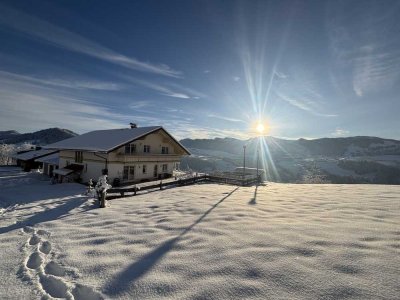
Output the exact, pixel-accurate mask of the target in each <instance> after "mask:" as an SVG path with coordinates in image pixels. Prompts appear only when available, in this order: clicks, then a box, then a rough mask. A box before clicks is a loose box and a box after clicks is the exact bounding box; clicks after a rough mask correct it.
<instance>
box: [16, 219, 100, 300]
mask: <svg viewBox="0 0 400 300" xmlns="http://www.w3.org/2000/svg"><path fill="white" fill-rule="evenodd" d="M21 231H22V232H23V233H26V234H30V237H29V239H28V240H27V241H26V243H25V245H24V246H23V248H22V249H23V251H24V254H25V260H24V261H25V263H24V265H23V266H22V273H21V279H23V280H27V281H30V282H32V283H34V284H35V285H36V286H37V287H38V291H39V292H40V293H41V294H43V298H46V299H47V298H48V297H49V296H50V297H52V298H65V299H69V300H103V299H104V297H103V296H102V295H101V294H100V293H98V292H96V291H95V290H93V288H91V287H89V286H85V285H82V284H79V283H75V282H74V279H75V278H76V273H75V271H73V270H71V269H70V268H66V267H64V266H62V265H60V264H59V263H57V262H55V261H54V260H53V258H54V257H55V255H56V253H54V250H53V247H52V244H51V242H50V241H48V240H46V239H48V238H49V237H50V235H51V233H50V232H48V231H46V230H42V229H39V230H36V229H35V228H34V227H31V226H26V227H24V228H23V229H22V230H21Z"/></svg>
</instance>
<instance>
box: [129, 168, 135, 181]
mask: <svg viewBox="0 0 400 300" xmlns="http://www.w3.org/2000/svg"><path fill="white" fill-rule="evenodd" d="M129 177H130V178H132V179H133V178H134V177H135V166H131V167H129Z"/></svg>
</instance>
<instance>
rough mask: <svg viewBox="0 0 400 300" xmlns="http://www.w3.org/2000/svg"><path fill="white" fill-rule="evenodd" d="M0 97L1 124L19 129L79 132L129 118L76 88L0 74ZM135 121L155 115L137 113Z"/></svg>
mask: <svg viewBox="0 0 400 300" xmlns="http://www.w3.org/2000/svg"><path fill="white" fill-rule="evenodd" d="M0 99H1V110H0V128H5V129H8V128H12V129H16V130H20V131H22V132H23V131H26V129H27V128H29V130H37V129H43V128H46V127H54V126H58V127H63V128H68V129H71V130H74V131H76V132H79V133H82V132H86V131H90V130H95V129H99V128H101V129H106V128H118V127H126V124H128V123H129V122H131V121H132V115H131V114H124V113H117V112H115V111H114V110H113V109H112V107H107V106H104V105H99V104H98V103H95V102H92V101H88V100H87V99H86V97H85V96H82V95H81V93H77V91H76V90H64V91H61V90H60V89H59V88H54V87H47V86H46V85H43V84H41V83H37V82H28V81H24V80H20V79H19V78H10V77H7V78H3V77H1V76H0ZM135 121H138V122H141V123H143V124H156V123H157V118H152V117H148V116H142V115H140V116H135ZM27 124H29V125H27Z"/></svg>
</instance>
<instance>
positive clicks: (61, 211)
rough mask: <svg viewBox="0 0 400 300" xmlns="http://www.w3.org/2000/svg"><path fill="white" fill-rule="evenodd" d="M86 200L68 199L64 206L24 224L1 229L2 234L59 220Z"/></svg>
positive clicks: (40, 214) (24, 221) (46, 211)
mask: <svg viewBox="0 0 400 300" xmlns="http://www.w3.org/2000/svg"><path fill="white" fill-rule="evenodd" d="M86 200H87V198H86V197H79V198H77V199H66V200H65V202H64V203H63V204H60V205H58V206H57V207H55V208H52V209H48V210H44V211H41V212H39V213H37V214H34V215H33V216H31V217H29V218H27V219H25V220H23V221H22V222H18V223H16V224H12V225H10V226H7V227H2V228H0V234H3V233H7V232H10V231H12V230H15V229H20V228H23V227H25V226H34V225H36V224H40V223H44V222H47V221H52V220H55V219H58V218H60V217H62V216H64V215H66V214H67V213H68V212H69V211H71V210H73V209H74V208H76V207H79V206H80V205H82V204H83V203H84V202H85V201H86Z"/></svg>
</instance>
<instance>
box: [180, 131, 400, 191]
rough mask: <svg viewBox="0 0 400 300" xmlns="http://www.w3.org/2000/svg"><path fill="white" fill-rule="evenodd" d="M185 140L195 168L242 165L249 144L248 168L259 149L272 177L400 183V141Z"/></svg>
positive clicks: (188, 160)
mask: <svg viewBox="0 0 400 300" xmlns="http://www.w3.org/2000/svg"><path fill="white" fill-rule="evenodd" d="M259 142H260V143H259ZM181 143H182V144H183V145H184V146H185V147H187V148H189V150H190V151H191V152H192V154H193V155H192V156H191V157H187V158H184V159H183V160H182V163H181V166H182V167H183V168H185V167H187V168H191V169H193V170H195V171H202V172H204V171H206V172H209V171H213V170H227V171H229V170H233V169H234V168H235V167H238V166H242V165H243V146H246V166H249V167H255V166H256V164H257V149H259V151H260V155H259V159H260V165H263V167H264V168H265V169H266V170H267V178H268V180H271V181H276V182H308V183H310V182H332V183H384V184H400V141H397V140H391V139H382V138H378V137H368V136H356V137H348V138H322V139H315V140H306V139H298V140H285V139H279V138H274V137H265V138H263V139H261V140H258V139H257V138H255V139H249V140H246V141H243V140H238V139H233V138H225V139H221V138H216V139H197V140H192V139H184V140H181ZM259 145H262V146H261V147H259ZM262 161H263V162H264V163H261V162H262Z"/></svg>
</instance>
